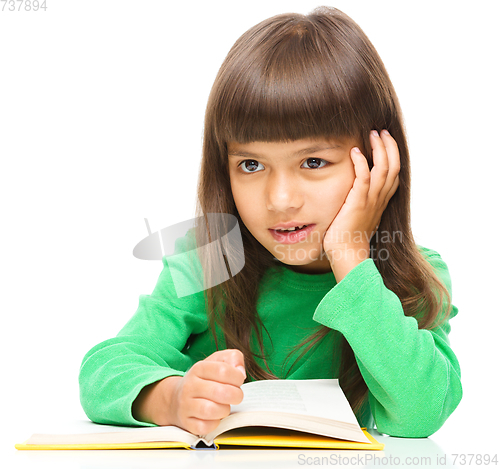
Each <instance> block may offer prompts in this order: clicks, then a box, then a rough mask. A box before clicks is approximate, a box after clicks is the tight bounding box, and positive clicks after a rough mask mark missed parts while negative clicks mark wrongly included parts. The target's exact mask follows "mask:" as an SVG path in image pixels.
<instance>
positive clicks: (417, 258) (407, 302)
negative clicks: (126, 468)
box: [197, 7, 451, 412]
mask: <svg viewBox="0 0 500 469" xmlns="http://www.w3.org/2000/svg"><path fill="white" fill-rule="evenodd" d="M372 129H376V130H378V131H381V130H382V129H388V131H389V132H390V134H391V135H392V136H393V137H394V138H395V140H396V142H397V144H398V146H399V152H400V161H401V170H400V173H399V180H400V183H399V187H398V189H397V191H396V193H395V194H394V196H393V197H392V198H391V200H390V201H389V204H388V205H387V208H386V210H385V211H384V214H383V216H382V219H381V221H380V225H379V232H383V233H398V236H395V237H390V239H387V238H388V237H385V238H384V237H378V236H374V237H373V238H372V239H371V241H370V247H371V253H372V256H371V257H372V258H373V259H374V262H375V265H376V266H377V268H378V270H379V272H380V274H381V276H382V278H383V280H384V284H385V286H386V287H387V288H388V289H390V290H392V291H393V292H394V293H395V294H396V295H397V296H398V298H399V299H400V301H401V304H402V307H403V310H404V314H405V315H406V316H413V317H415V318H416V319H417V321H418V325H419V327H420V328H432V327H436V326H437V325H438V324H439V323H440V321H442V320H444V319H445V318H446V316H447V315H448V314H449V312H450V310H451V299H450V296H449V294H448V292H447V290H446V288H445V286H444V285H443V283H442V282H441V281H440V280H439V279H438V277H437V276H436V275H435V273H434V271H433V269H432V267H431V266H430V264H429V263H428V262H427V261H426V260H425V259H424V257H423V255H422V254H421V253H420V251H419V249H418V247H417V245H416V243H415V241H414V239H413V235H412V232H411V227H410V160H409V154H408V145H407V141H406V135H405V129H404V125H403V118H402V113H401V109H400V105H399V102H398V98H397V96H396V93H395V91H394V88H393V86H392V83H391V81H390V79H389V76H388V74H387V71H386V69H385V67H384V64H383V63H382V60H381V59H380V57H379V55H378V53H377V52H376V50H375V48H374V47H373V45H372V44H371V42H370V41H369V40H368V38H367V37H366V35H365V34H364V33H363V31H362V30H361V28H360V27H359V26H358V25H357V24H356V23H355V22H354V21H353V20H352V19H351V18H349V17H348V16H347V15H346V14H344V13H342V12H341V11H339V10H337V9H334V8H329V7H319V8H316V9H315V10H314V11H312V12H311V13H310V14H309V15H307V16H306V15H302V14H293V13H290V14H282V15H277V16H274V17H272V18H269V19H267V20H265V21H262V22H261V23H259V24H257V25H256V26H254V27H252V28H251V29H249V30H248V31H247V32H246V33H244V34H243V35H242V36H241V37H240V38H239V39H238V40H237V41H236V43H235V44H234V45H233V47H232V48H231V50H230V51H229V53H228V55H227V56H226V58H225V60H224V62H223V64H222V66H221V68H220V70H219V73H218V75H217V77H216V79H215V83H214V85H213V87H212V90H211V93H210V97H209V100H208V105H207V109H206V115H205V128H204V141H203V157H202V163H201V171H200V179H199V185H198V205H197V215H198V216H203V215H204V214H207V213H229V214H232V215H234V216H235V217H236V218H237V219H238V222H239V225H240V229H241V236H242V241H243V246H244V255H245V266H244V268H243V269H242V270H241V272H239V273H238V274H237V275H235V276H233V277H232V278H230V279H229V280H227V281H225V282H224V283H222V284H220V285H217V286H216V287H213V288H209V289H207V290H206V291H205V303H206V307H207V311H208V315H209V320H210V325H211V328H212V332H213V334H214V338H215V341H216V344H218V343H217V337H216V333H215V330H216V325H217V326H218V327H220V328H221V330H222V332H223V336H224V339H225V343H226V347H227V348H237V349H239V350H241V351H242V352H243V354H244V357H245V364H246V371H247V375H248V377H249V378H252V379H256V380H258V379H273V378H277V377H276V376H275V375H274V374H273V373H272V372H271V370H270V369H269V367H268V366H267V362H266V352H265V350H264V347H263V338H262V334H263V333H264V332H265V333H267V331H265V329H264V330H263V328H262V322H261V320H260V318H259V315H258V314H257V310H256V303H257V299H258V291H259V283H260V281H261V279H262V277H263V275H264V273H265V272H266V270H267V269H268V268H269V267H271V266H273V265H275V264H276V261H275V260H274V257H273V255H272V254H271V253H270V252H269V251H268V250H267V249H266V248H264V247H263V246H262V245H261V244H260V243H259V242H258V241H257V240H256V239H255V238H254V237H253V235H252V234H251V233H250V232H249V231H248V229H247V228H246V227H245V225H244V224H243V223H242V221H241V219H240V217H239V215H238V211H237V209H236V206H235V203H234V200H233V197H232V193H231V187H230V180H229V170H228V156H227V143H228V142H229V141H235V142H240V143H249V142H253V141H265V142H287V141H293V140H298V139H303V138H329V137H337V138H342V137H346V136H349V137H355V138H357V139H358V140H359V141H361V142H363V148H362V149H361V150H362V151H363V154H364V155H366V157H367V160H368V164H369V167H370V169H371V168H372V166H373V161H372V156H371V151H370V149H371V146H370V142H369V132H370V130H372ZM221 230H222V228H221ZM222 235H224V233H222V232H220V233H219V232H217V227H216V228H215V229H212V232H211V233H210V237H211V238H212V239H218V238H219V237H220V236H222ZM197 240H198V242H199V243H204V242H206V241H207V240H205V239H203V236H202V235H201V234H199V233H197ZM382 250H384V251H382ZM381 252H384V253H386V254H385V255H384V256H379V255H378V254H379V253H381ZM210 265H211V263H210V259H205V261H204V269H206V270H207V272H206V275H210V272H209V271H210ZM445 298H446V299H445ZM446 303H447V306H448V307H447V308H446V311H445V314H444V315H443V314H440V312H441V311H442V309H443V307H444V304H446ZM329 332H331V330H330V329H329V328H327V327H324V326H319V327H318V330H317V331H316V332H315V333H314V334H313V335H311V336H310V337H308V338H307V339H306V340H305V341H304V342H302V343H300V344H297V347H296V348H295V349H294V351H292V353H291V354H290V355H289V357H290V356H291V355H292V354H293V353H294V352H296V351H297V350H300V349H302V351H301V355H300V356H299V358H301V357H302V356H303V355H304V354H305V353H306V352H307V351H308V350H309V349H310V348H311V347H313V346H314V345H315V344H317V343H318V342H319V341H320V340H322V339H323V338H324V337H325V336H326V335H327V334H328V333H329ZM252 337H254V338H255V339H256V341H257V342H256V343H257V344H258V350H252V349H251V346H250V344H251V341H252V340H253V339H252ZM217 347H218V345H217ZM332 353H334V352H333V351H332ZM257 359H259V361H261V363H263V364H264V366H260V365H259V364H258V363H257ZM290 370H291V368H290V369H289V371H290ZM283 377H286V376H285V373H283V376H280V378H283ZM249 378H247V379H249ZM339 381H340V384H341V386H342V388H343V390H344V392H345V394H346V396H347V398H348V400H349V402H350V404H351V407H352V408H353V410H354V411H355V412H358V411H360V409H361V407H362V405H363V404H364V403H365V402H366V400H367V399H366V398H367V386H366V384H365V382H364V380H363V378H362V376H361V373H360V371H359V368H358V366H357V363H356V360H355V358H354V353H353V351H352V349H351V347H350V346H349V344H348V342H347V341H346V340H345V339H343V346H342V356H341V367H340V374H339Z"/></svg>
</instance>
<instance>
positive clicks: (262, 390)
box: [231, 379, 358, 425]
mask: <svg viewBox="0 0 500 469" xmlns="http://www.w3.org/2000/svg"><path fill="white" fill-rule="evenodd" d="M241 389H242V391H243V394H244V398H243V401H242V402H241V404H238V405H233V406H231V414H236V413H239V412H256V411H273V412H287V413H292V414H300V415H309V416H313V417H321V418H327V419H332V420H337V421H340V422H346V423H352V424H354V425H358V421H357V420H356V417H355V415H354V413H353V412H352V409H351V406H350V405H349V402H348V401H347V399H346V397H345V396H344V393H343V391H342V389H341V388H340V386H339V384H338V380H336V379H308V380H289V379H281V380H269V381H268V380H266V381H253V382H250V383H245V384H243V385H242V386H241Z"/></svg>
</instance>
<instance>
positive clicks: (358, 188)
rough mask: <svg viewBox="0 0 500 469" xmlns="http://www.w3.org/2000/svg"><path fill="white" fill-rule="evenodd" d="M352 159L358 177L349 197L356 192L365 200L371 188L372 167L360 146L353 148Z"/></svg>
mask: <svg viewBox="0 0 500 469" xmlns="http://www.w3.org/2000/svg"><path fill="white" fill-rule="evenodd" d="M351 159H352V162H353V164H354V173H355V176H356V178H355V179H354V183H353V185H352V189H351V191H350V192H349V194H348V197H347V199H349V197H350V196H351V194H354V195H357V196H358V197H360V200H363V201H364V200H366V197H367V195H368V191H369V190H370V168H369V167H368V161H366V158H365V156H364V155H363V154H362V153H361V151H360V149H359V148H358V147H354V148H352V149H351ZM347 199H346V200H347Z"/></svg>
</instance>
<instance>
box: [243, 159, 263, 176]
mask: <svg viewBox="0 0 500 469" xmlns="http://www.w3.org/2000/svg"><path fill="white" fill-rule="evenodd" d="M247 163H252V164H250V165H249V166H250V167H255V166H257V165H259V164H260V163H259V162H258V161H255V160H244V161H242V162H241V163H240V164H239V165H238V166H240V167H241V169H242V171H243V172H244V173H247V174H248V173H256V172H258V171H254V170H251V171H246V170H245V168H247V169H248V166H247Z"/></svg>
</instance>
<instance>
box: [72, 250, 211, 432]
mask: <svg viewBox="0 0 500 469" xmlns="http://www.w3.org/2000/svg"><path fill="white" fill-rule="evenodd" d="M163 264H164V268H163V270H162V272H161V274H160V277H159V279H158V282H157V285H156V287H155V289H154V291H153V293H152V294H151V295H141V296H140V298H139V306H138V308H137V311H136V313H135V314H134V316H133V317H132V318H131V319H130V320H129V321H128V323H127V324H126V325H125V326H124V327H123V329H121V331H120V332H119V333H118V335H117V336H116V337H115V338H112V339H109V340H106V341H104V342H102V343H100V344H98V345H96V346H95V347H94V348H92V349H91V350H90V351H89V352H88V353H87V354H86V355H85V357H84V359H83V361H82V365H81V368H80V375H79V384H80V402H81V404H82V407H83V409H84V411H85V413H86V414H87V416H88V417H89V419H91V420H92V421H94V422H97V423H102V424H108V425H143V426H152V424H148V423H145V422H140V421H137V420H136V419H134V417H133V416H132V404H133V402H134V400H135V399H136V397H137V396H138V394H139V393H140V391H141V390H142V389H143V388H144V387H145V386H147V385H148V384H151V383H154V382H156V381H159V380H161V379H163V378H166V377H168V376H173V375H178V376H183V375H184V374H185V372H186V371H187V370H188V369H189V368H190V367H191V366H192V365H193V363H192V359H191V358H190V357H189V356H188V355H187V354H185V353H184V348H185V346H186V343H187V341H188V339H189V337H190V336H191V335H192V334H199V333H201V332H203V331H205V330H207V328H208V319H207V315H206V309H205V305H204V296H203V292H199V293H197V294H192V295H189V296H185V297H181V298H178V297H177V295H176V289H175V284H174V281H173V278H172V277H173V275H172V271H171V269H170V268H169V265H168V263H167V260H166V258H165V257H164V258H163ZM181 268H182V267H181ZM177 273H179V272H177ZM178 278H179V277H178ZM178 285H179V284H178V283H177V286H178Z"/></svg>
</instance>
